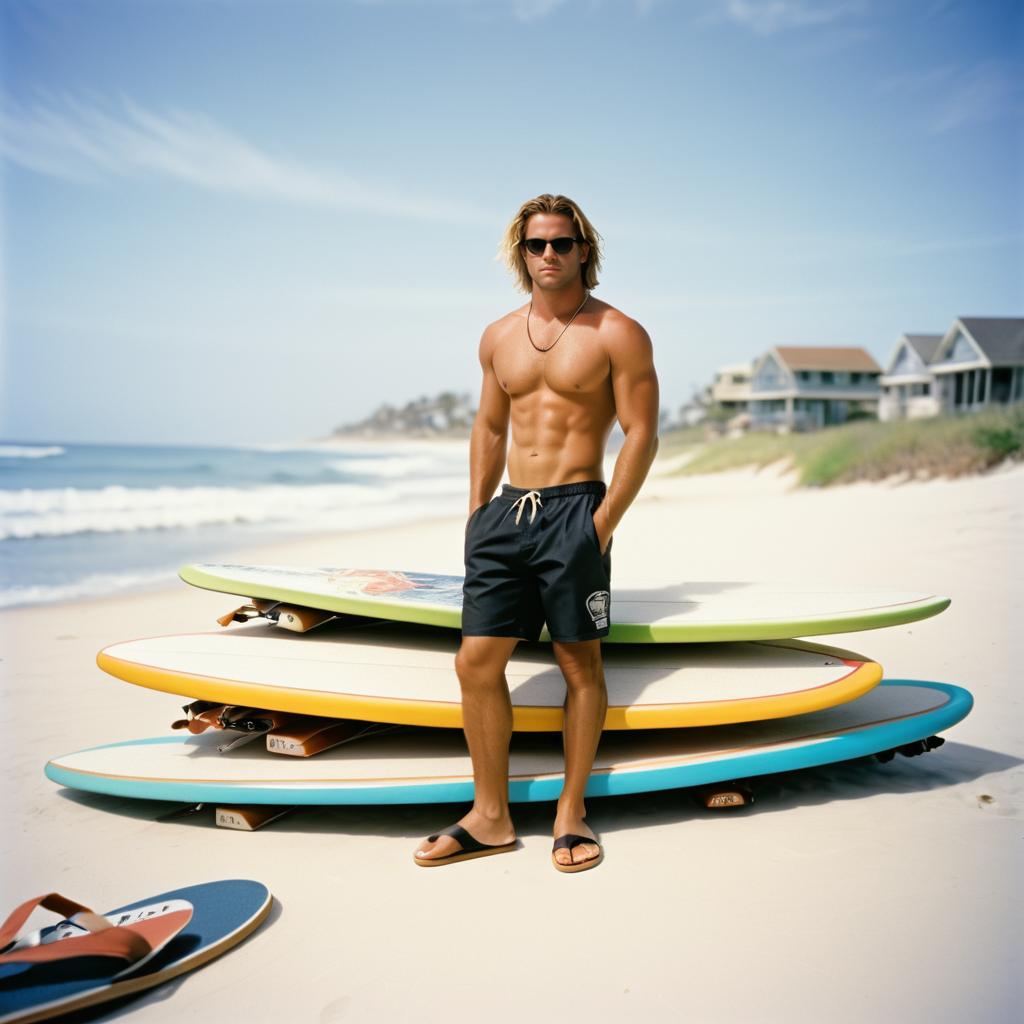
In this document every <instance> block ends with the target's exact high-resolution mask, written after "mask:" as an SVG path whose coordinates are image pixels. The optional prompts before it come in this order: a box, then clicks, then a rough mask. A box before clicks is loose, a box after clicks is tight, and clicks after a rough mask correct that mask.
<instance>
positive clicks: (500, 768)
mask: <svg viewBox="0 0 1024 1024" xmlns="http://www.w3.org/2000/svg"><path fill="white" fill-rule="evenodd" d="M517 643H519V641H518V639H517V638H515V637H496V636H465V637H463V638H462V644H461V646H460V647H459V653H458V654H457V655H456V656H455V671H456V672H457V673H458V676H459V683H460V685H461V687H462V720H463V728H464V730H465V733H466V743H467V745H468V746H469V756H470V757H471V758H472V760H473V788H474V799H473V807H472V809H471V810H470V811H469V813H468V814H466V815H465V816H464V817H463V818H461V819H460V820H459V824H460V825H461V826H462V827H463V828H464V829H465V830H466V831H467V832H468V833H469V834H470V835H471V836H473V838H474V839H479V840H480V842H481V843H488V844H492V845H493V844H496V843H510V842H512V841H513V840H514V839H515V829H514V828H513V827H512V817H511V815H510V814H509V809H508V746H509V741H510V740H511V739H512V701H511V699H510V697H509V692H508V681H507V680H506V679H505V668H506V666H507V665H508V660H509V658H511V657H512V652H513V651H514V650H515V646H516V644H517ZM459 849H460V844H459V842H458V840H456V839H453V838H452V837H451V836H440V837H439V838H438V839H437V840H436V842H433V843H428V842H423V843H421V844H420V847H419V849H418V850H417V851H416V856H417V857H420V858H424V859H432V858H434V857H446V856H448V855H449V854H451V853H456V852H457V851H458V850H459Z"/></svg>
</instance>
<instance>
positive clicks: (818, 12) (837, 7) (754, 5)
mask: <svg viewBox="0 0 1024 1024" xmlns="http://www.w3.org/2000/svg"><path fill="white" fill-rule="evenodd" d="M865 7H866V4H865V0H834V2H832V3H827V2H817V0H719V3H718V9H717V11H716V12H715V14H713V15H712V17H714V18H715V20H718V19H724V20H726V21H730V22H732V23H733V24H734V25H738V26H739V27H740V28H744V29H747V30H748V31H750V32H754V33H756V34H757V35H762V36H771V35H776V34H777V33H779V32H787V31H792V30H793V29H802V28H812V27H815V26H823V25H832V24H835V23H836V22H838V21H842V20H843V19H846V18H850V17H854V16H857V15H861V14H863V13H864V11H865Z"/></svg>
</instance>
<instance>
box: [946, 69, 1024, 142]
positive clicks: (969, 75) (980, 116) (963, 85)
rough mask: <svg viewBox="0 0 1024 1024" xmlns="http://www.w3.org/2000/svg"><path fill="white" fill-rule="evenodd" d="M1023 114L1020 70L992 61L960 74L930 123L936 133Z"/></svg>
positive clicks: (1023, 86) (1022, 88)
mask: <svg viewBox="0 0 1024 1024" xmlns="http://www.w3.org/2000/svg"><path fill="white" fill-rule="evenodd" d="M1022 113H1024V85H1022V82H1021V78H1020V72H1019V71H1017V70H1014V69H1013V68H1011V67H1010V66H1009V65H1008V64H1006V63H1003V62H1001V61H996V60H989V61H986V62H985V63H983V64H980V65H978V66H977V67H973V68H969V69H967V70H965V71H963V72H962V73H960V74H958V75H957V76H956V78H955V80H954V81H953V82H952V87H951V89H950V91H949V93H948V95H947V96H946V97H945V98H944V99H943V100H942V101H941V102H940V103H939V106H938V109H937V110H936V111H935V113H934V115H933V116H932V118H931V122H930V124H929V129H930V130H931V132H932V133H933V134H936V135H939V134H942V133H943V132H949V131H953V130H954V129H956V128H962V127H965V126H967V125H972V124H983V123H985V122H988V121H996V120H999V119H1000V118H1002V117H1005V116H1008V115H1018V116H1019V115H1021V114H1022Z"/></svg>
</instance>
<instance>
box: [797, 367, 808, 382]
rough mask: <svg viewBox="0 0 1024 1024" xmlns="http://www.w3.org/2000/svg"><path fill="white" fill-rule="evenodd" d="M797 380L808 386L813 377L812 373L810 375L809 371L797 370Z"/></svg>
mask: <svg viewBox="0 0 1024 1024" xmlns="http://www.w3.org/2000/svg"><path fill="white" fill-rule="evenodd" d="M796 378H797V380H799V381H803V383H805V384H806V383H807V381H809V380H810V379H811V375H810V373H808V371H807V370H797V371H796Z"/></svg>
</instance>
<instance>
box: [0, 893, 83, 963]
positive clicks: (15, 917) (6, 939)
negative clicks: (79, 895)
mask: <svg viewBox="0 0 1024 1024" xmlns="http://www.w3.org/2000/svg"><path fill="white" fill-rule="evenodd" d="M36 907H42V908H43V909H44V910H52V911H53V912H54V913H55V914H60V916H61V917H71V916H72V915H74V914H80V913H86V914H91V913H92V911H91V910H90V909H89V908H88V907H86V906H84V905H83V904H81V903H76V902H75V901H74V900H69V899H68V898H67V897H66V896H61V894H60V893H59V892H48V893H45V894H44V895H42V896H35V897H33V898H32V899H30V900H25V902H24V903H22V904H20V905H19V906H17V907H15V908H14V909H13V910H12V911H11V912H10V913H9V914H8V915H7V920H6V921H4V923H3V924H2V925H0V949H3V948H4V947H5V946H8V945H10V944H11V943H12V942H13V941H14V939H15V938H16V937H17V935H18V932H20V931H21V927H22V925H23V924H24V923H25V922H26V921H27V920H28V919H29V917H30V916H31V914H32V911H33V910H35V909H36Z"/></svg>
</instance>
